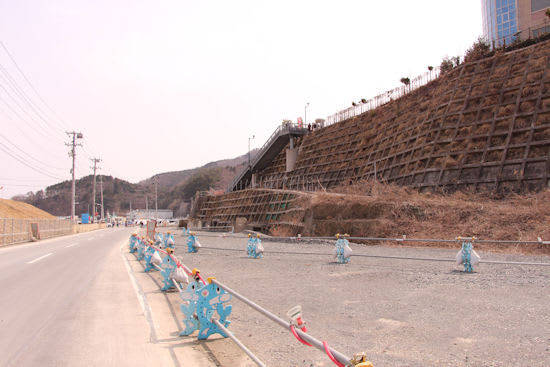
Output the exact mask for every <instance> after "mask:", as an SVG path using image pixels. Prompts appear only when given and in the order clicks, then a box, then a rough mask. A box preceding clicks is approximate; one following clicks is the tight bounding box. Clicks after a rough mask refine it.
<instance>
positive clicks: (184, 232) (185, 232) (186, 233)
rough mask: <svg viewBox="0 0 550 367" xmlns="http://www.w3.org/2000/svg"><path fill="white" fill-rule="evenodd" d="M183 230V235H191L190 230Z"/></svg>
mask: <svg viewBox="0 0 550 367" xmlns="http://www.w3.org/2000/svg"><path fill="white" fill-rule="evenodd" d="M182 230H183V233H182V234H183V235H184V236H189V233H190V231H189V228H185V227H183V229H182Z"/></svg>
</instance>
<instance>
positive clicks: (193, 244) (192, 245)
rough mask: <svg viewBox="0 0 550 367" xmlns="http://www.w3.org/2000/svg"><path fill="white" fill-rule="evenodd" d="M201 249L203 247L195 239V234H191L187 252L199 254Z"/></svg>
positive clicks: (188, 238)
mask: <svg viewBox="0 0 550 367" xmlns="http://www.w3.org/2000/svg"><path fill="white" fill-rule="evenodd" d="M199 247H201V245H200V243H199V241H198V240H197V238H196V237H195V232H189V237H187V252H198V251H199Z"/></svg>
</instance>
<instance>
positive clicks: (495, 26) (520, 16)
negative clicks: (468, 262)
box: [481, 0, 550, 47]
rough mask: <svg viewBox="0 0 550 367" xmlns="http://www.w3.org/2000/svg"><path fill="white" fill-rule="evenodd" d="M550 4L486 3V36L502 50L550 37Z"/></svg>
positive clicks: (538, 0)
mask: <svg viewBox="0 0 550 367" xmlns="http://www.w3.org/2000/svg"><path fill="white" fill-rule="evenodd" d="M547 9H550V0H482V1H481V12H482V17H483V36H484V38H485V39H486V40H487V41H488V42H489V43H490V44H491V45H492V46H493V47H499V46H503V45H505V44H510V43H512V42H514V40H515V39H516V38H519V39H521V40H525V39H528V38H531V37H538V36H540V35H542V34H544V33H550V20H549V19H548V17H547V16H546V10H547Z"/></svg>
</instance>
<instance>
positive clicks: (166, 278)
mask: <svg viewBox="0 0 550 367" xmlns="http://www.w3.org/2000/svg"><path fill="white" fill-rule="evenodd" d="M166 252H167V255H166V256H165V257H164V259H162V263H161V264H160V267H161V269H162V270H161V271H160V274H161V275H162V278H163V279H162V282H163V283H164V287H162V288H161V290H162V291H167V290H169V289H170V288H173V287H174V282H172V272H174V271H175V270H176V268H177V267H178V264H177V263H176V261H175V260H174V259H173V258H172V253H173V252H174V250H172V249H171V248H168V249H166Z"/></svg>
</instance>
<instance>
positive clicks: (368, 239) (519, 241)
mask: <svg viewBox="0 0 550 367" xmlns="http://www.w3.org/2000/svg"><path fill="white" fill-rule="evenodd" d="M197 230H202V229H197ZM201 237H218V236H211V235H207V234H201ZM232 238H248V237H247V236H232ZM334 238H335V237H333V236H330V237H329V236H319V237H302V236H300V237H297V236H281V237H264V239H267V240H278V239H280V240H295V241H302V240H334ZM347 239H349V240H361V241H377V242H391V241H394V242H429V243H438V242H439V243H453V242H454V243H456V242H457V241H458V240H457V239H452V240H450V239H438V238H406V237H403V238H385V237H359V236H356V237H351V236H350V237H347ZM475 242H476V243H495V244H499V243H500V244H509V245H513V244H525V245H537V244H538V245H550V241H543V240H540V241H539V240H537V241H533V240H478V239H476V240H475Z"/></svg>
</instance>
